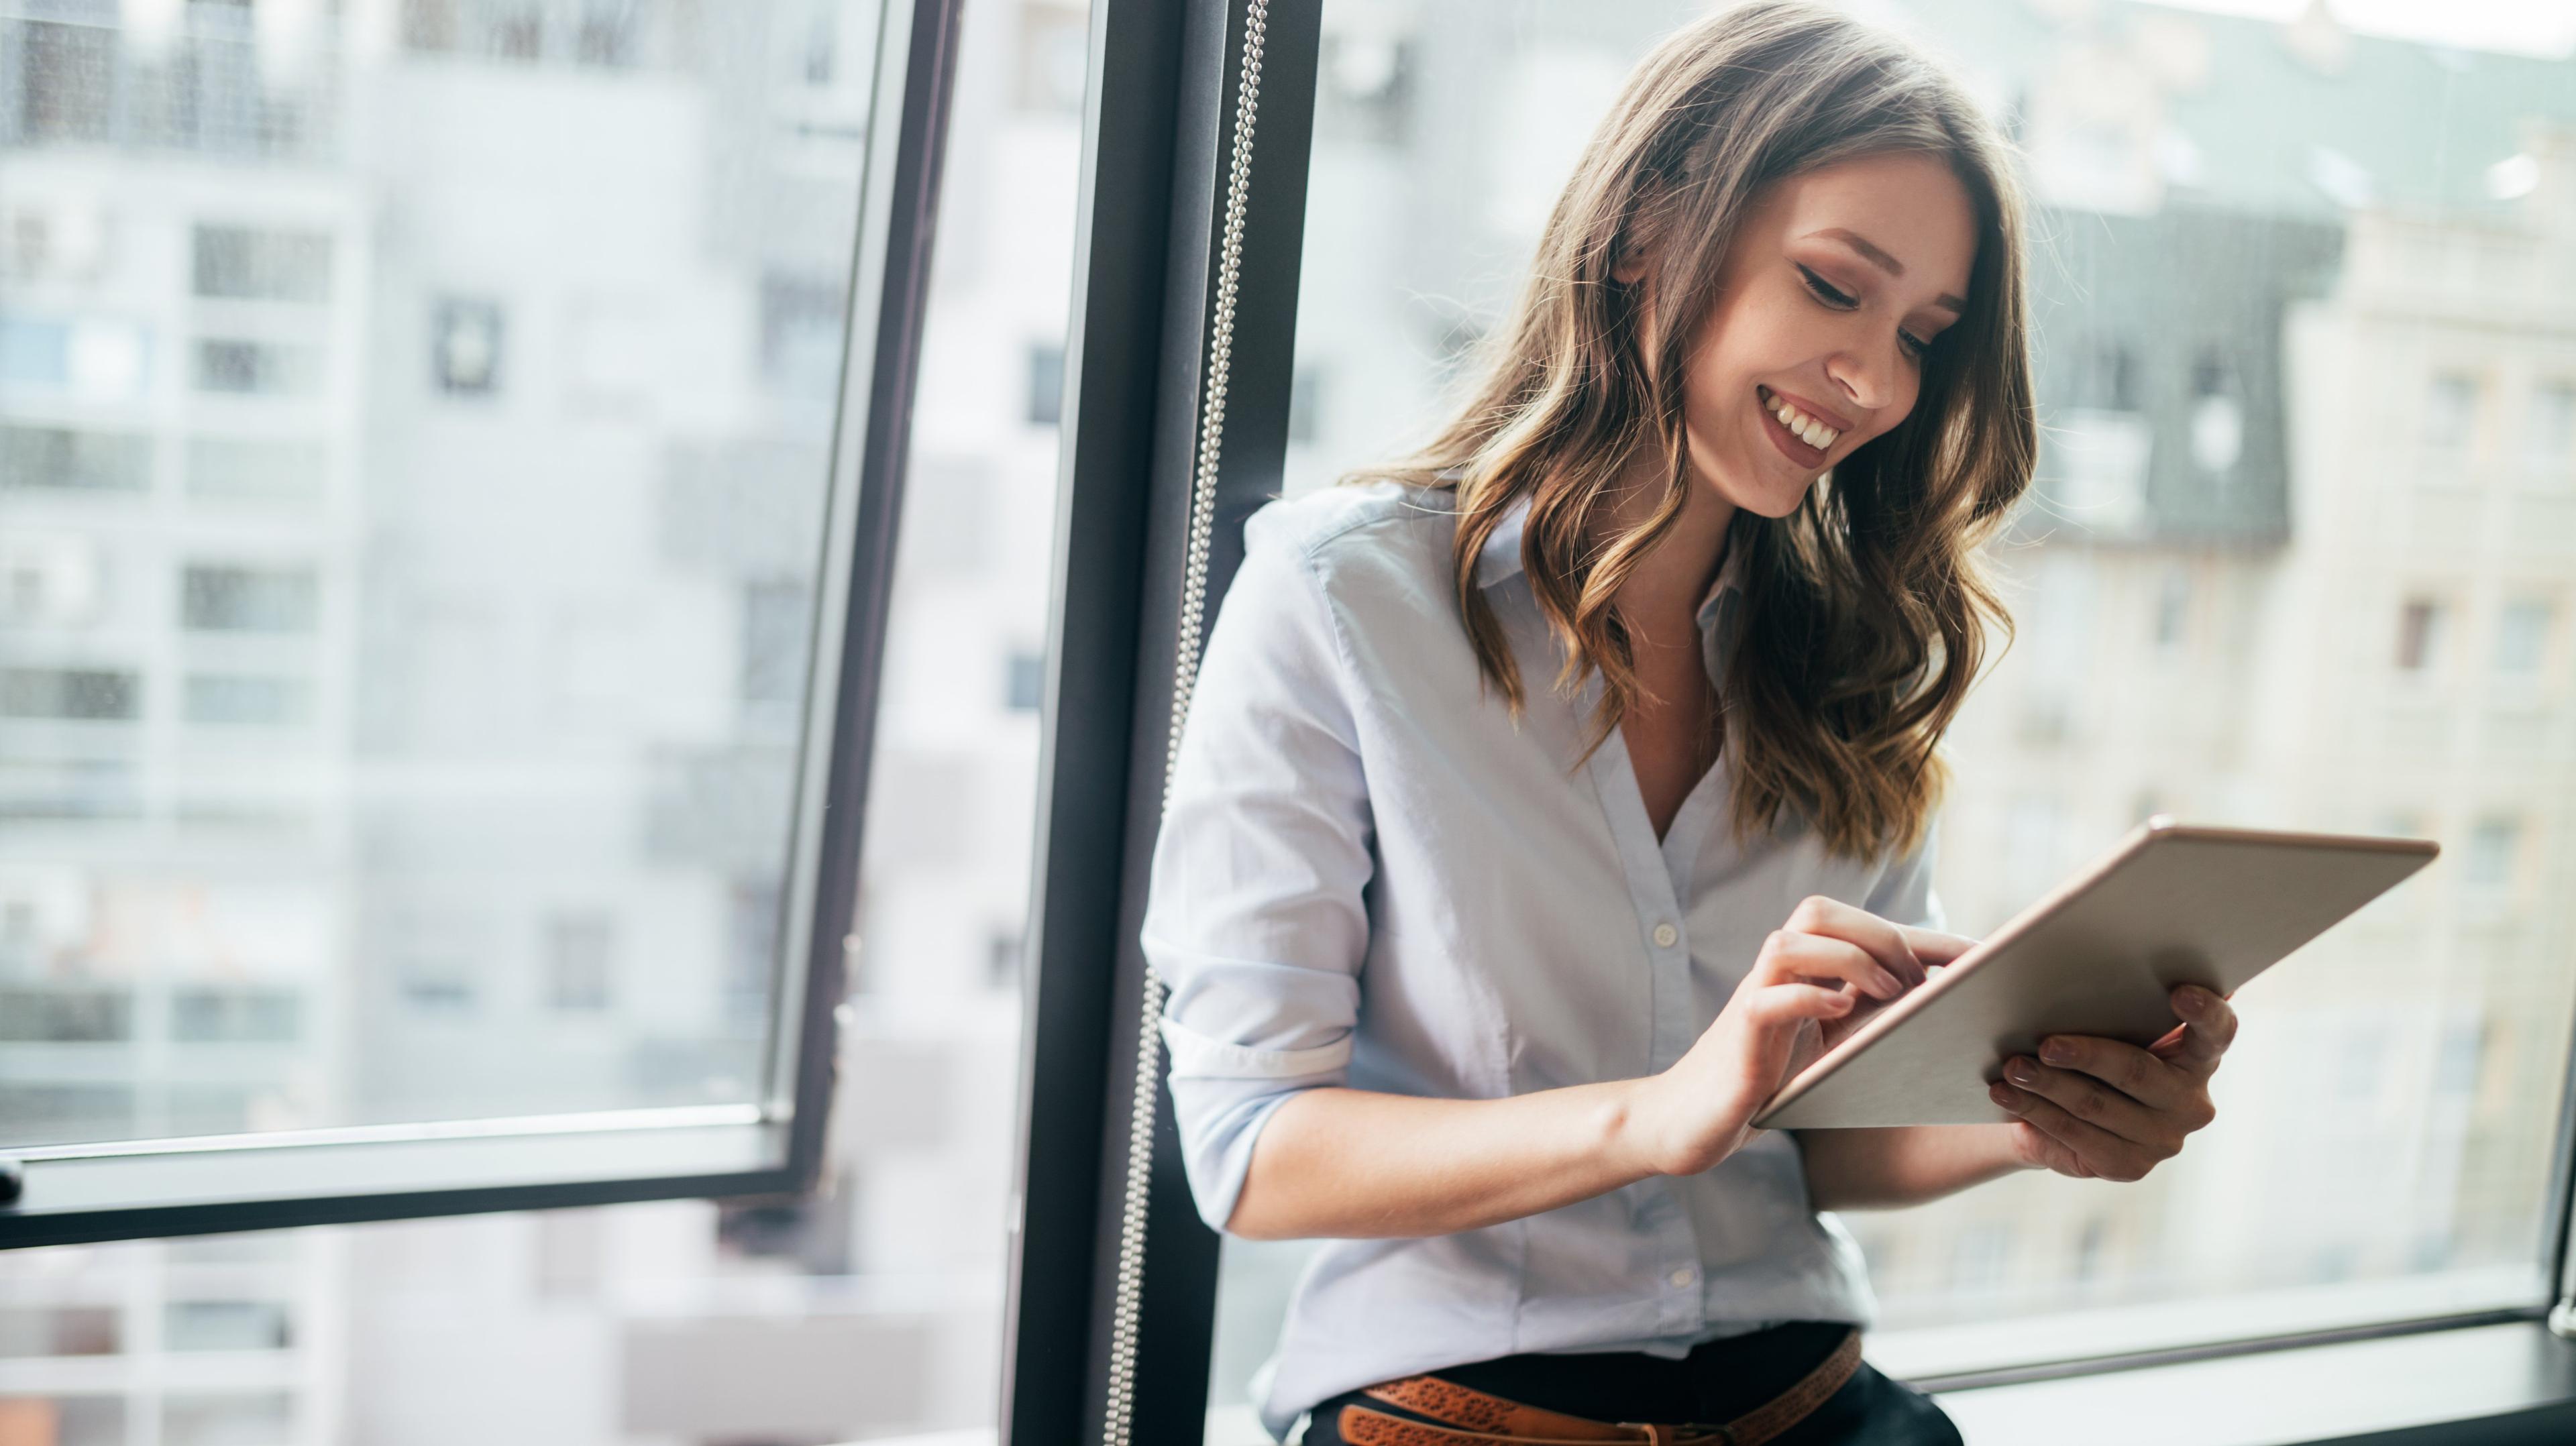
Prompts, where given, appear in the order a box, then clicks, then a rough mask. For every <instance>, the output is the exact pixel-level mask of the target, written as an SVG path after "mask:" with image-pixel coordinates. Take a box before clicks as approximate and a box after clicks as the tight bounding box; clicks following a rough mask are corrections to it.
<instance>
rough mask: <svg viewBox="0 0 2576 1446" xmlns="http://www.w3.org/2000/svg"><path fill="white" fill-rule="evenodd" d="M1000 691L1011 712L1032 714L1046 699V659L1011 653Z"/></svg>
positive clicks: (1022, 653)
mask: <svg viewBox="0 0 2576 1446" xmlns="http://www.w3.org/2000/svg"><path fill="white" fill-rule="evenodd" d="M1002 691H1003V693H1004V694H1005V695H1006V697H1007V699H1008V706H1009V707H1010V709H1011V711H1013V712H1015V713H1028V712H1034V711H1035V710H1036V709H1037V707H1038V705H1039V704H1040V703H1041V702H1042V701H1044V699H1045V697H1046V659H1045V658H1044V657H1042V656H1040V655H1038V654H1036V653H1029V652H1014V653H1012V654H1011V656H1010V661H1009V669H1008V676H1007V679H1006V682H1005V684H1004V687H1003V690H1002Z"/></svg>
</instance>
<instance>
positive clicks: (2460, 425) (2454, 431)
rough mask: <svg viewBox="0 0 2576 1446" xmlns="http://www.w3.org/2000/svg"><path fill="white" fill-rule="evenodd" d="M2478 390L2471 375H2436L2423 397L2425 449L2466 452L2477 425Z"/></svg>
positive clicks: (2443, 373) (2448, 373)
mask: <svg viewBox="0 0 2576 1446" xmlns="http://www.w3.org/2000/svg"><path fill="white" fill-rule="evenodd" d="M2479 390H2480V388H2479V385H2478V379H2477V377H2476V376H2475V375H2473V374H2471V373H2468V372H2436V373H2434V375H2433V380H2432V384H2431V385H2430V386H2429V387H2428V388H2427V389H2426V391H2425V394H2424V445H2426V446H2428V447H2441V448H2446V449H2452V450H2465V449H2466V448H2467V447H2468V445H2469V439H2470V436H2471V435H2472V433H2474V432H2475V430H2476V428H2477V424H2478V394H2479Z"/></svg>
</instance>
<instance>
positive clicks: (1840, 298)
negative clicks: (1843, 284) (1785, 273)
mask: <svg viewBox="0 0 2576 1446" xmlns="http://www.w3.org/2000/svg"><path fill="white" fill-rule="evenodd" d="M1798 274H1799V275H1800V276H1802V277H1805V278H1806V281H1807V290H1808V291H1809V292H1810V293H1811V294H1813V295H1814V296H1815V298H1816V299H1817V300H1818V301H1821V302H1823V303H1824V304H1825V305H1827V306H1830V307H1832V308H1833V309H1834V310H1836V311H1849V310H1851V309H1852V308H1853V307H1856V306H1858V305H1860V298H1859V297H1857V296H1854V295H1852V294H1851V293H1849V292H1847V291H1844V290H1842V289H1840V288H1838V287H1836V286H1835V285H1834V284H1833V283H1832V282H1830V281H1827V280H1826V279H1825V278H1823V277H1821V276H1818V275H1817V274H1816V273H1815V272H1813V271H1810V270H1808V269H1807V267H1806V266H1805V265H1804V264H1798Z"/></svg>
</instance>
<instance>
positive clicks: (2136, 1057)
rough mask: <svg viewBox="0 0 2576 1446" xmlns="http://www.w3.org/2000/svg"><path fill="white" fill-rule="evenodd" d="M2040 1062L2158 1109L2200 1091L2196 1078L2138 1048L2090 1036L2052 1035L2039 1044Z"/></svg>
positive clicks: (2176, 1102)
mask: <svg viewBox="0 0 2576 1446" xmlns="http://www.w3.org/2000/svg"><path fill="white" fill-rule="evenodd" d="M2039 1062H2040V1063H2042V1064H2046V1065H2054V1066H2056V1067H2057V1068H2059V1069H2062V1070H2072V1071H2074V1072H2075V1073H2077V1074H2086V1075H2091V1076H2092V1077H2093V1078H2095V1079H2098V1080H2100V1081H2101V1082H2102V1083H2104V1084H2106V1085H2109V1086H2110V1087H2111V1088H2113V1089H2115V1090H2118V1091H2119V1092H2120V1093H2122V1094H2124V1095H2127V1096H2128V1097H2129V1098H2131V1099H2133V1100H2136V1101H2138V1102H2139V1103H2141V1104H2144V1105H2147V1106H2150V1107H2151V1108H2154V1109H2159V1110H2169V1109H2172V1108H2174V1107H2175V1106H2177V1105H2179V1104H2181V1103H2183V1101H2184V1100H2185V1099H2186V1098H2187V1097H2188V1096H2189V1095H2190V1093H2191V1091H2192V1090H2194V1089H2195V1088H2197V1087H2198V1085H2199V1081H2198V1079H2197V1077H2196V1076H2194V1075H2191V1074H2186V1073H2184V1072H2183V1071H2182V1070H2179V1069H2176V1068H2175V1067H2174V1066H2172V1065H2171V1064H2168V1063H2166V1062H2165V1061H2164V1060H2161V1059H2158V1058H2157V1057H2156V1056H2154V1055H2152V1054H2150V1053H2148V1052H2147V1051H2145V1050H2143V1049H2140V1048H2138V1047H2137V1046H2136V1045H2134V1044H2124V1043H2122V1042H2121V1041H2119V1040H2116V1039H2103V1038H2101V1037H2099V1036H2097V1035H2090V1034H2052V1035H2050V1036H2049V1037H2048V1038H2046V1039H2043V1040H2041V1041H2040V1042H2039Z"/></svg>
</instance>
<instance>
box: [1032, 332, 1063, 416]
mask: <svg viewBox="0 0 2576 1446" xmlns="http://www.w3.org/2000/svg"><path fill="white" fill-rule="evenodd" d="M1028 416H1029V425H1030V426H1033V427H1052V426H1054V425H1056V424H1057V423H1058V422H1060V421H1061V420H1063V417H1064V348H1063V347H1060V346H1056V345H1054V344H1052V343H1040V344H1037V345H1033V346H1031V347H1030V348H1029V411H1028Z"/></svg>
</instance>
